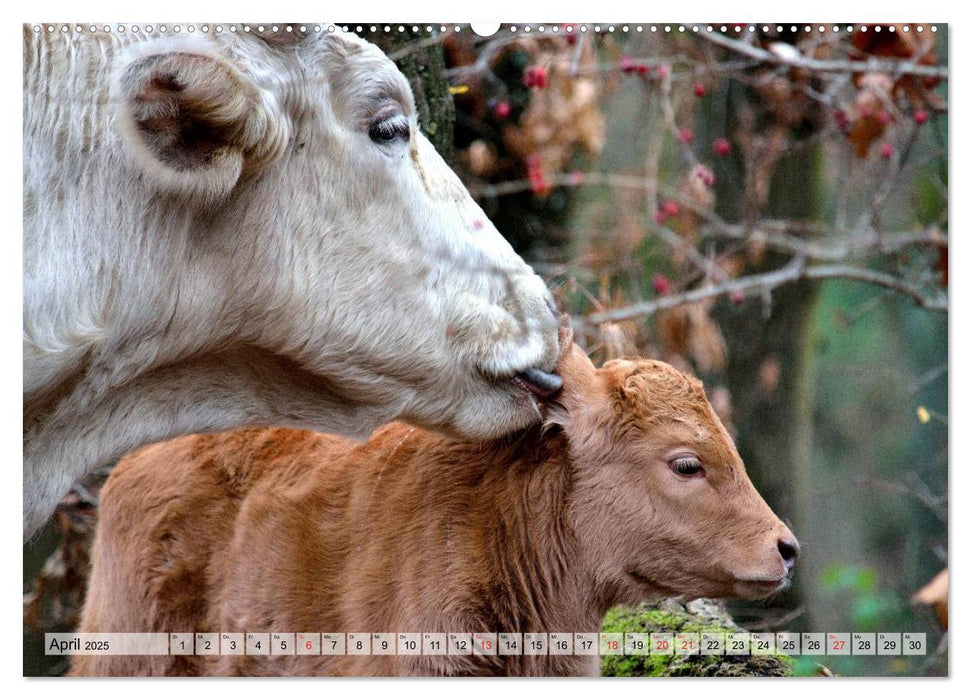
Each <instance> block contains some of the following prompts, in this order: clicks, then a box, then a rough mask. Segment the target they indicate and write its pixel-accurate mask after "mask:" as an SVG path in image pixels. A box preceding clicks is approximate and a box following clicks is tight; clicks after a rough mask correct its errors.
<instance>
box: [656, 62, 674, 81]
mask: <svg viewBox="0 0 971 700" xmlns="http://www.w3.org/2000/svg"><path fill="white" fill-rule="evenodd" d="M670 70H671V69H670V68H668V65H667V64H666V63H662V64H661V65H659V66H658V67H657V77H658V78H662V79H663V78H666V77H668V72H669V71H670Z"/></svg>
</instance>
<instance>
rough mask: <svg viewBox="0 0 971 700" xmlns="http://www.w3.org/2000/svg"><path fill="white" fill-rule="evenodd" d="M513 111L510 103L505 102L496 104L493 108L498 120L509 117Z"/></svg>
mask: <svg viewBox="0 0 971 700" xmlns="http://www.w3.org/2000/svg"><path fill="white" fill-rule="evenodd" d="M510 111H511V109H510V107H509V103H508V102H506V101H505V100H503V101H502V102H496V104H495V106H494V107H493V108H492V112H493V114H495V115H496V119H505V118H506V117H508V116H509V112H510Z"/></svg>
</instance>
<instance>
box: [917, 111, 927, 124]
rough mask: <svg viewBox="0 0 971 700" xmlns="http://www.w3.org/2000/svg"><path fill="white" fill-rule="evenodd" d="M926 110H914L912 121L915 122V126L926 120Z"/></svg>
mask: <svg viewBox="0 0 971 700" xmlns="http://www.w3.org/2000/svg"><path fill="white" fill-rule="evenodd" d="M927 116H928V115H927V112H926V111H925V110H923V109H918V110H917V111H916V112H914V121H915V122H917V126H920V125H921V124H923V123H924V122H926V121H927Z"/></svg>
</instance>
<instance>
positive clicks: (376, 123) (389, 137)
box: [368, 112, 411, 145]
mask: <svg viewBox="0 0 971 700" xmlns="http://www.w3.org/2000/svg"><path fill="white" fill-rule="evenodd" d="M368 136H370V137H371V140H372V141H374V143H377V144H381V145H385V144H389V143H392V142H393V141H395V140H396V139H401V140H402V141H408V140H409V139H410V138H411V125H410V124H409V123H408V118H407V117H406V116H405V115H403V114H401V113H400V112H398V113H393V114H391V115H388V114H383V115H382V114H379V115H377V116H376V117H375V118H374V120H373V121H372V122H371V126H370V127H369V128H368Z"/></svg>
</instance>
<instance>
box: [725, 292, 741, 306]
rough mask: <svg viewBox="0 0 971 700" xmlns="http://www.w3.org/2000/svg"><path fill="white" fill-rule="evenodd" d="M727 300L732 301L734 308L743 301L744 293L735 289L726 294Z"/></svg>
mask: <svg viewBox="0 0 971 700" xmlns="http://www.w3.org/2000/svg"><path fill="white" fill-rule="evenodd" d="M728 298H729V299H731V300H732V303H733V304H735V306H738V305H739V304H741V303H742V302H743V301H745V293H744V292H743V291H742V290H741V289H735V290H733V291H731V292H729V293H728Z"/></svg>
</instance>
